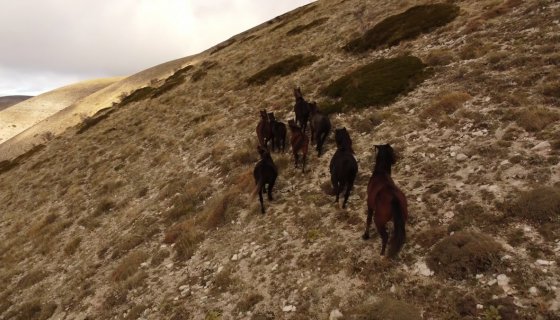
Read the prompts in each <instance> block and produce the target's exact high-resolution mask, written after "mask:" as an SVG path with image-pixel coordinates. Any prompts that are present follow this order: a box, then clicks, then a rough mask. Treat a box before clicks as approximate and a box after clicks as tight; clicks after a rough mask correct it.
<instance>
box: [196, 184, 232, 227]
mask: <svg viewBox="0 0 560 320" xmlns="http://www.w3.org/2000/svg"><path fill="white" fill-rule="evenodd" d="M240 196H241V193H240V191H239V190H236V189H231V190H229V191H226V192H225V193H224V194H223V195H221V196H218V197H217V198H216V199H214V200H213V201H212V202H211V203H210V204H208V206H207V208H206V210H205V214H204V216H205V223H204V224H205V226H206V228H207V229H215V228H217V227H220V226H222V225H224V224H225V223H227V222H229V221H232V220H234V219H235V218H236V217H237V211H238V209H239V204H240V199H239V198H240Z"/></svg>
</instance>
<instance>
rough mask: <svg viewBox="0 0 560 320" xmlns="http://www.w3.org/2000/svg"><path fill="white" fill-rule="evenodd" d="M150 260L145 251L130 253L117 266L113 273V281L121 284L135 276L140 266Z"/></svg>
mask: <svg viewBox="0 0 560 320" xmlns="http://www.w3.org/2000/svg"><path fill="white" fill-rule="evenodd" d="M147 259H148V254H147V253H146V252H145V251H135V252H131V253H129V254H128V255H127V256H126V257H124V258H123V259H122V261H121V262H120V263H119V264H118V265H117V267H116V268H115V270H113V272H112V273H111V280H113V281H116V282H121V281H124V280H126V279H128V278H129V277H131V276H133V275H134V274H135V273H136V272H137V271H138V268H139V267H140V264H141V263H142V262H144V261H146V260H147Z"/></svg>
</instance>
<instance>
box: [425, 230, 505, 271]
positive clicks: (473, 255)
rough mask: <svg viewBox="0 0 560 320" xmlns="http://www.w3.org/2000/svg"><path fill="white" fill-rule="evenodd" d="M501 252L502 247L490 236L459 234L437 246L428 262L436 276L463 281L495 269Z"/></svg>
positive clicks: (430, 254)
mask: <svg viewBox="0 0 560 320" xmlns="http://www.w3.org/2000/svg"><path fill="white" fill-rule="evenodd" d="M500 251H501V246H500V245H499V244H498V243H497V242H496V241H494V239H492V238H491V237H489V236H487V235H483V234H480V233H476V232H467V231H459V232H456V233H454V234H453V235H451V236H449V237H446V238H444V239H443V240H441V241H440V242H439V243H437V244H436V245H435V246H434V248H433V249H432V250H431V251H430V253H429V254H428V257H427V259H426V262H427V264H428V267H429V268H430V269H432V270H434V272H435V273H436V274H438V275H441V276H444V277H450V278H454V279H459V280H460V279H465V278H467V277H469V276H472V275H475V274H478V273H482V272H485V271H488V270H490V269H492V268H493V267H494V266H495V265H496V264H497V262H498V261H499V258H500V257H499V255H500Z"/></svg>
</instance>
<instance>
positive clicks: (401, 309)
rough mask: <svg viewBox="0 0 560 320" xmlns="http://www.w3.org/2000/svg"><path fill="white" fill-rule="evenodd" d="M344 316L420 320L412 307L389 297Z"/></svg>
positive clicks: (369, 319)
mask: <svg viewBox="0 0 560 320" xmlns="http://www.w3.org/2000/svg"><path fill="white" fill-rule="evenodd" d="M344 314H348V315H350V318H349V319H359V320H420V319H422V317H421V316H420V311H418V309H416V308H415V307H414V306H412V305H410V304H408V303H406V302H403V301H400V300H396V299H394V298H390V297H382V298H381V299H379V300H378V301H376V302H374V303H369V304H363V305H360V306H357V307H355V308H354V309H352V310H346V311H345V312H344Z"/></svg>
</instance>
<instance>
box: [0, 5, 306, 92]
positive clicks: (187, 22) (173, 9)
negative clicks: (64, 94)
mask: <svg viewBox="0 0 560 320" xmlns="http://www.w3.org/2000/svg"><path fill="white" fill-rule="evenodd" d="M310 2H312V1H311V0H283V1H266V2H265V1H262V0H230V1H227V0H212V1H209V0H116V1H109V0H98V1H91V0H72V1H67V0H0V8H1V9H0V71H2V73H0V96H1V95H5V94H7V93H8V92H10V93H14V92H15V93H23V92H24V91H25V90H29V89H25V90H24V88H26V87H27V88H32V89H36V88H40V89H37V92H39V91H43V90H46V89H51V88H55V87H57V86H60V84H61V83H62V84H66V83H69V82H65V81H71V82H74V81H75V80H78V79H80V80H81V79H87V78H92V77H104V76H116V75H126V74H132V73H135V72H137V71H140V70H143V69H146V68H148V67H150V66H153V65H157V64H159V63H163V62H166V61H169V60H172V59H176V58H180V57H184V56H187V55H190V54H194V53H197V52H200V51H202V50H204V49H207V48H209V47H210V46H212V45H215V44H217V43H219V42H221V41H223V40H225V39H227V38H229V37H231V36H233V35H235V34H237V33H240V32H242V31H244V30H246V29H248V28H250V27H253V26H255V25H257V24H259V23H261V22H264V21H266V20H269V19H271V18H273V17H275V16H277V15H280V14H282V13H284V12H287V11H289V10H292V9H294V8H296V7H298V6H301V5H304V4H307V3H310ZM6 70H9V72H7V71H6ZM49 79H52V80H50V81H49ZM29 92H30V91H27V92H26V93H29ZM37 92H34V93H37Z"/></svg>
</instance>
